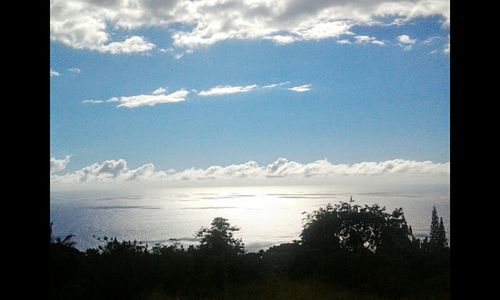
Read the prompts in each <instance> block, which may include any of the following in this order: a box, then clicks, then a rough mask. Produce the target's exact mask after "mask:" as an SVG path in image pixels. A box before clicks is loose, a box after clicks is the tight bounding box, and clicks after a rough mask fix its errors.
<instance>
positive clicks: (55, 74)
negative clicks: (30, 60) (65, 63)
mask: <svg viewBox="0 0 500 300" xmlns="http://www.w3.org/2000/svg"><path fill="white" fill-rule="evenodd" d="M57 76H61V73H59V72H56V71H54V70H52V69H50V77H57Z"/></svg>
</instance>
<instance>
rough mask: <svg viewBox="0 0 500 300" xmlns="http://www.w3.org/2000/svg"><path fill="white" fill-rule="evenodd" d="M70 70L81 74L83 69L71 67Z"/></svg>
mask: <svg viewBox="0 0 500 300" xmlns="http://www.w3.org/2000/svg"><path fill="white" fill-rule="evenodd" d="M68 71H70V72H73V73H75V74H80V73H82V70H80V69H78V68H69V69H68Z"/></svg>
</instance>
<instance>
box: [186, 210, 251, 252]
mask: <svg viewBox="0 0 500 300" xmlns="http://www.w3.org/2000/svg"><path fill="white" fill-rule="evenodd" d="M238 230H240V229H239V228H238V227H236V226H231V225H230V224H229V223H228V222H227V219H225V218H221V217H217V218H215V219H214V220H213V221H212V224H211V227H210V228H205V227H203V228H201V229H200V230H199V231H198V232H197V233H196V237H197V238H198V239H199V240H200V246H199V248H200V250H202V251H203V252H206V253H207V254H217V255H239V254H243V253H244V252H245V251H244V244H243V241H242V240H241V239H236V238H234V237H233V233H234V232H235V231H238Z"/></svg>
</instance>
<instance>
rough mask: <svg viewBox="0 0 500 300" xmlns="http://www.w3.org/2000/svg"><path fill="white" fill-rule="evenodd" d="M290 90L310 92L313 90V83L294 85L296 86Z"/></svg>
mask: <svg viewBox="0 0 500 300" xmlns="http://www.w3.org/2000/svg"><path fill="white" fill-rule="evenodd" d="M289 90H290V91H294V92H297V93H303V92H308V91H310V90H311V85H310V84H304V85H299V86H294V87H291V88H289Z"/></svg>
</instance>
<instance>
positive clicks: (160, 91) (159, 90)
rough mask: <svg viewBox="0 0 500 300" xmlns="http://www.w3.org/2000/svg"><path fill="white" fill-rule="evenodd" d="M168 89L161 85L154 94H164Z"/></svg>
mask: <svg viewBox="0 0 500 300" xmlns="http://www.w3.org/2000/svg"><path fill="white" fill-rule="evenodd" d="M166 91H167V90H166V89H164V88H162V87H160V88H157V89H156V90H154V91H153V95H163V94H165V92H166Z"/></svg>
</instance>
